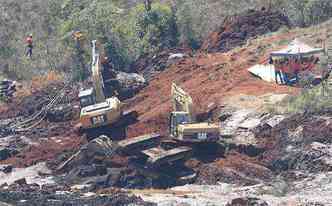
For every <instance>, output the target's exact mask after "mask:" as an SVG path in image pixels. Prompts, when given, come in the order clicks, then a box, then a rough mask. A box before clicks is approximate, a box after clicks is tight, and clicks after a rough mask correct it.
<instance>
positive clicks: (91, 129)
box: [79, 40, 137, 136]
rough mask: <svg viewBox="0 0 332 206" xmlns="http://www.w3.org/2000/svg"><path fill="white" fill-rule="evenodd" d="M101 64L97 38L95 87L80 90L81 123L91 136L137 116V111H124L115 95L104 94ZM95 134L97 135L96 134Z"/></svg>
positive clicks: (94, 65) (94, 54) (94, 64)
mask: <svg viewBox="0 0 332 206" xmlns="http://www.w3.org/2000/svg"><path fill="white" fill-rule="evenodd" d="M101 69H102V68H101V66H100V55H99V52H98V51H97V48H96V40H94V41H92V65H91V73H92V84H93V88H89V89H86V90H82V91H80V92H79V101H80V106H81V112H80V124H81V128H82V129H83V130H84V131H87V132H88V134H89V136H98V135H100V134H99V132H98V130H96V129H100V128H101V127H104V126H106V127H107V128H108V129H111V128H112V127H113V126H115V127H117V128H118V127H125V126H126V124H130V123H131V122H132V120H135V119H136V118H137V113H136V112H135V111H131V112H125V111H123V104H122V103H121V102H120V100H119V99H118V98H117V97H115V96H113V97H110V98H106V97H105V94H104V82H103V78H102V71H101ZM110 126H111V127H110ZM94 134H95V135H94Z"/></svg>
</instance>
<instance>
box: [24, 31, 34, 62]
mask: <svg viewBox="0 0 332 206" xmlns="http://www.w3.org/2000/svg"><path fill="white" fill-rule="evenodd" d="M25 43H26V44H27V52H26V56H28V57H30V58H31V56H32V49H33V41H32V34H30V35H29V36H28V37H27V38H26V40H25Z"/></svg>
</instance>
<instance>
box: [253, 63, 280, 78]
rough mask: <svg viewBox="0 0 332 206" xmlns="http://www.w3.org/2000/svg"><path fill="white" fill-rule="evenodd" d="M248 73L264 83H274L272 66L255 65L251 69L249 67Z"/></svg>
mask: <svg viewBox="0 0 332 206" xmlns="http://www.w3.org/2000/svg"><path fill="white" fill-rule="evenodd" d="M248 71H249V72H250V73H251V74H253V75H255V76H258V77H259V78H261V79H262V80H264V81H267V82H275V81H276V80H275V70H274V65H262V64H257V65H255V66H253V67H250V68H249V69H248Z"/></svg>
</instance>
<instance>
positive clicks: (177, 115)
mask: <svg viewBox="0 0 332 206" xmlns="http://www.w3.org/2000/svg"><path fill="white" fill-rule="evenodd" d="M169 119H170V123H169V125H170V135H171V136H172V137H177V136H178V126H179V125H180V124H188V123H190V115H189V113H188V112H171V116H170V118H169Z"/></svg>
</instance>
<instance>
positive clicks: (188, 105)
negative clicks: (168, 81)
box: [171, 83, 194, 121]
mask: <svg viewBox="0 0 332 206" xmlns="http://www.w3.org/2000/svg"><path fill="white" fill-rule="evenodd" d="M171 95H172V103H173V112H186V113H188V115H189V117H190V120H191V121H193V119H194V117H193V111H192V107H193V100H192V98H191V96H190V95H189V94H187V93H186V92H185V91H184V90H183V89H181V88H180V87H178V86H177V85H176V84H175V83H172V89H171Z"/></svg>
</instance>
